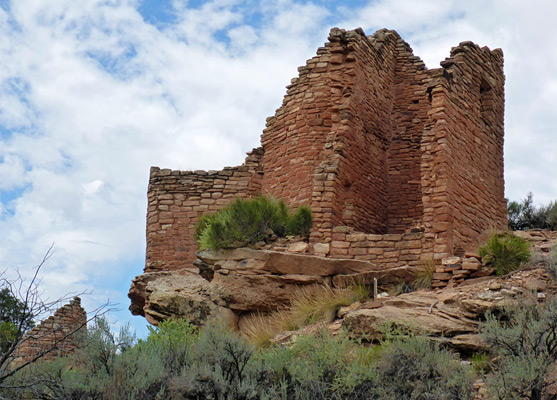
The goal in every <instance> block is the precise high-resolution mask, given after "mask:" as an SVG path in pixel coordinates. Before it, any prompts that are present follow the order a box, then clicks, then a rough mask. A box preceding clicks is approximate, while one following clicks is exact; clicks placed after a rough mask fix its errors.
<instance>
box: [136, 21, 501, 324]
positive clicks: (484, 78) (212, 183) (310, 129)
mask: <svg viewBox="0 0 557 400" xmlns="http://www.w3.org/2000/svg"><path fill="white" fill-rule="evenodd" d="M298 70H299V76H298V77H297V78H294V79H293V80H292V82H291V84H290V85H289V86H287V93H286V95H285V97H284V100H283V104H282V106H281V107H280V108H279V109H278V110H277V111H276V113H275V115H274V116H272V117H270V118H268V119H267V123H266V128H265V129H264V131H263V134H262V136H261V147H258V148H255V149H253V150H252V151H251V152H249V153H248V156H247V158H246V160H245V162H244V163H243V164H242V165H241V166H238V167H225V168H224V169H223V170H222V171H175V170H170V169H160V168H158V167H152V168H151V173H150V180H149V189H148V211H147V250H146V264H145V270H144V272H145V274H149V273H157V272H160V273H163V272H172V271H180V272H182V273H185V272H188V271H191V272H193V273H197V272H198V271H197V268H195V267H194V266H193V265H192V263H193V262H194V260H195V259H196V252H197V251H198V248H197V244H196V242H195V240H194V228H195V224H196V221H197V220H198V218H199V217H200V216H201V215H203V214H204V213H207V212H216V211H218V210H219V209H220V208H221V207H223V206H225V205H226V204H228V203H229V202H231V201H233V200H234V199H235V198H250V197H254V196H257V195H259V194H265V195H270V196H273V197H275V198H282V199H284V200H285V201H286V202H287V203H288V204H289V205H290V206H291V207H298V206H300V205H303V204H306V205H309V206H310V207H311V210H312V212H313V217H314V225H313V228H312V230H311V233H310V237H309V246H308V247H307V249H306V250H305V254H306V255H309V256H318V257H321V258H327V259H352V260H358V261H361V262H365V263H368V265H370V267H369V268H370V269H380V270H389V269H396V268H400V267H404V266H406V267H410V268H414V267H418V266H420V265H424V264H425V263H435V264H438V265H439V264H441V261H442V259H444V258H447V257H450V256H469V255H475V253H476V251H477V246H478V244H479V243H480V241H482V240H483V239H484V238H485V237H486V235H487V233H489V232H490V231H494V230H502V229H506V226H507V208H506V200H505V198H504V178H503V134H504V128H503V116H504V81H505V77H504V74H503V53H502V51H501V50H500V49H495V50H489V49H488V48H487V47H481V48H480V47H479V46H478V45H476V44H474V43H472V42H462V43H460V44H459V45H458V46H456V47H453V48H452V49H451V53H450V57H448V58H446V59H445V60H444V61H442V62H441V68H435V69H428V68H426V66H425V65H424V63H423V61H422V60H421V59H420V58H419V57H417V56H414V55H413V53H412V49H411V48H410V46H409V45H408V44H407V43H406V42H405V41H404V40H402V38H401V37H400V36H399V35H398V33H397V32H395V31H392V30H386V29H382V30H379V31H377V32H375V33H374V34H373V35H371V36H366V35H365V33H364V32H363V31H362V30H361V29H356V30H352V31H345V30H343V29H338V28H333V29H332V30H331V31H330V34H329V38H328V42H327V43H326V44H325V45H324V47H320V48H319V49H318V50H317V55H316V56H315V57H313V58H311V59H310V60H308V61H307V63H306V65H305V66H303V67H300V68H299V69H298ZM371 266H373V267H371ZM134 282H135V281H134ZM133 290H134V285H133V284H132V291H130V297H131V298H132V307H131V310H132V312H133V313H134V314H142V315H143V312H142V310H141V308H142V304H139V303H138V304H136V305H135V306H134V304H133V303H134V298H133V294H132V292H133Z"/></svg>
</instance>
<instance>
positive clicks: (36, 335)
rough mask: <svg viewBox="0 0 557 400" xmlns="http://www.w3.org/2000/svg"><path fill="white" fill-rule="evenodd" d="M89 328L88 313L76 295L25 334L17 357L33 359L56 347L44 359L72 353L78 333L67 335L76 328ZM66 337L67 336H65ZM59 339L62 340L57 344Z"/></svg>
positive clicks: (25, 359)
mask: <svg viewBox="0 0 557 400" xmlns="http://www.w3.org/2000/svg"><path fill="white" fill-rule="evenodd" d="M80 327H81V329H80V331H81V330H86V329H87V313H86V312H85V310H84V309H83V307H81V299H80V298H79V297H74V298H73V299H72V300H71V301H70V302H69V303H68V304H66V305H64V306H62V307H60V308H59V309H58V310H56V312H55V313H54V314H53V315H51V316H50V317H48V318H47V319H45V320H44V321H42V322H41V323H40V324H38V325H37V326H35V327H34V328H33V329H31V330H30V331H29V332H27V333H26V334H25V336H24V337H23V339H22V343H21V345H20V346H19V348H18V349H17V354H16V357H17V358H18V359H20V360H22V361H27V360H30V359H33V358H34V357H36V356H37V355H39V354H40V353H42V352H44V351H48V350H50V349H52V348H53V346H55V347H54V349H53V351H50V352H49V353H48V354H46V355H45V356H44V357H43V359H54V358H56V357H58V356H64V355H68V354H70V353H72V352H73V351H74V350H75V348H76V334H72V335H70V336H68V337H66V336H67V335H68V334H70V333H71V332H73V331H74V330H76V329H79V328H80ZM65 337H66V338H65ZM57 341H60V342H59V343H57V344H56V342H57Z"/></svg>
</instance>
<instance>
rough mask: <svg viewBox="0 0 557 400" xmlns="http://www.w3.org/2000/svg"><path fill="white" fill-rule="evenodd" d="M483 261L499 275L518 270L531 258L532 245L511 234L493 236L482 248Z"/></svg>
mask: <svg viewBox="0 0 557 400" xmlns="http://www.w3.org/2000/svg"><path fill="white" fill-rule="evenodd" d="M479 250H480V256H481V258H482V261H483V262H484V263H486V264H489V265H491V266H492V267H493V268H494V269H495V272H496V273H497V275H504V274H506V273H509V272H511V271H514V270H516V269H518V268H519V267H520V266H521V265H522V263H525V262H527V261H529V260H530V258H531V256H532V255H531V250H530V244H529V243H528V242H527V241H526V240H525V239H523V238H521V237H518V236H514V235H510V234H493V235H491V237H490V238H489V240H488V241H487V243H486V244H485V245H483V246H481V247H480V249H479Z"/></svg>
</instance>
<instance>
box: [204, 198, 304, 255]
mask: <svg viewBox="0 0 557 400" xmlns="http://www.w3.org/2000/svg"><path fill="white" fill-rule="evenodd" d="M312 223H313V219H312V216H311V209H310V208H309V207H308V206H301V207H299V208H298V210H297V211H296V212H295V213H291V212H290V210H289V209H288V207H287V205H286V203H285V202H284V201H282V200H275V199H273V198H269V197H265V196H258V197H256V198H254V199H250V200H243V199H236V200H235V201H233V202H232V203H230V204H229V205H227V206H226V207H224V208H222V209H221V210H220V211H219V212H217V213H215V214H205V215H203V216H202V217H201V218H200V219H199V221H198V222H197V224H196V226H195V238H196V240H197V242H198V244H199V247H200V248H201V249H202V250H215V251H216V250H221V249H230V248H237V247H243V246H248V245H253V244H255V243H258V242H262V241H263V242H268V241H269V239H270V238H272V237H273V236H276V237H284V236H285V235H287V234H290V235H298V236H305V237H307V236H308V235H309V232H310V229H311V226H312Z"/></svg>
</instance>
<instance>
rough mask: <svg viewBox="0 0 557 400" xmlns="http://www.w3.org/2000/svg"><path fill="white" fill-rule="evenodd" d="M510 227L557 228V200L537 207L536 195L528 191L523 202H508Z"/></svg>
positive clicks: (513, 228) (514, 228) (521, 228)
mask: <svg viewBox="0 0 557 400" xmlns="http://www.w3.org/2000/svg"><path fill="white" fill-rule="evenodd" d="M507 212H508V220H509V229H512V230H524V229H533V228H539V229H553V230H555V229H557V201H553V202H550V203H549V204H547V205H541V206H540V207H536V206H535V205H534V196H533V194H532V193H528V195H527V196H526V198H525V199H523V200H522V202H520V203H519V202H516V201H509V202H508V203H507Z"/></svg>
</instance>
